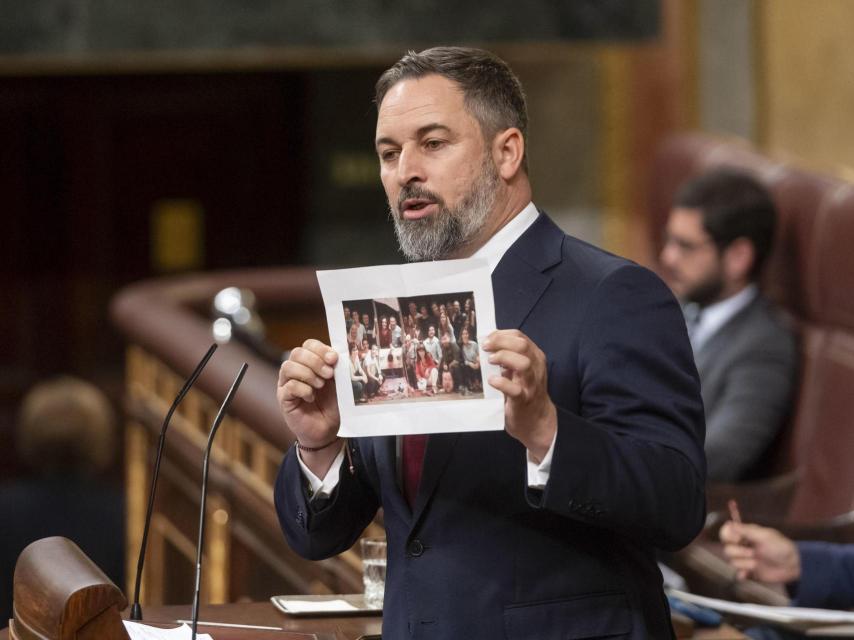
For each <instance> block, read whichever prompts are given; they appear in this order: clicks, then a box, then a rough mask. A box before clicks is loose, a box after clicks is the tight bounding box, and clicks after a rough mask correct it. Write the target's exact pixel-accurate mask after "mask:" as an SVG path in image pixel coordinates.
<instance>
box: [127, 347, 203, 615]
mask: <svg viewBox="0 0 854 640" xmlns="http://www.w3.org/2000/svg"><path fill="white" fill-rule="evenodd" d="M217 346H218V345H217V344H216V343H214V344H212V345H211V348H210V349H208V352H207V353H206V354H205V356H204V357H203V358H202V359H201V361H200V362H199V364H197V365H196V368H195V370H194V371H193V373H192V374H190V377H189V378H187V381H186V382H185V383H184V386H183V387H181V390H180V391H179V392H178V395H177V396H175V401H174V402H173V403H172V406H171V407H169V411H168V412H167V413H166V418H164V420H163V426H162V427H160V438H159V440H158V441H157V455H156V456H155V458H154V473H153V474H152V476H151V489H150V490H149V492H148V511H146V513H145V527H144V528H143V530H142V544H140V546H139V559H138V560H137V562H136V582H135V584H134V588H133V604H132V605H131V608H130V619H131V620H137V621H139V620H142V607H140V606H139V590H140V587H141V586H142V565H143V563H144V562H145V549H146V547H147V545H148V529H149V527H150V526H151V514H152V512H153V511H154V492H155V491H157V476H159V475H160V460H161V458H162V457H163V445H164V444H165V442H166V429H168V428H169V421H170V420H171V419H172V414H173V413H175V409H177V408H178V405H179V404H180V403H181V400H183V399H184V396H185V395H187V392H188V391H189V390H190V387H192V386H193V383H194V382H195V381H196V378H198V377H199V375H200V374H201V373H202V369H204V368H205V365H206V364H207V363H208V360H210V359H211V356H212V355H213V353H214V351H216V349H217Z"/></svg>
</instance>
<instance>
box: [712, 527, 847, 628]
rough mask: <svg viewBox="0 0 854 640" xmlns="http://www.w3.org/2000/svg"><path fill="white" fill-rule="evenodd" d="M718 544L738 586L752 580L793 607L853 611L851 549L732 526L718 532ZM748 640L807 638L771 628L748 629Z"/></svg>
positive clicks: (765, 529)
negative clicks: (770, 588) (787, 599)
mask: <svg viewBox="0 0 854 640" xmlns="http://www.w3.org/2000/svg"><path fill="white" fill-rule="evenodd" d="M720 538H721V542H723V543H724V554H725V555H726V557H727V559H728V560H729V562H730V564H732V566H733V567H734V568H735V569H736V570H737V574H736V578H737V579H738V580H746V579H748V578H752V579H754V580H758V581H760V582H763V583H765V584H768V585H772V586H774V587H778V588H782V589H785V591H786V593H787V594H788V595H789V597H791V598H792V603H791V604H792V606H795V607H818V608H822V609H850V608H852V607H854V544H839V543H832V542H819V541H798V542H796V541H794V540H791V539H789V538H787V537H786V536H785V535H783V534H782V533H780V532H779V531H777V530H776V529H772V528H770V527H761V526H759V525H755V524H746V523H745V524H741V523H736V522H733V521H729V522H727V523H726V524H724V526H723V527H721V531H720ZM747 635H748V636H749V637H751V638H756V639H757V640H783V639H788V638H803V637H805V636H804V635H803V634H798V633H794V632H791V631H783V630H778V629H772V628H770V627H757V628H755V629H748V630H747ZM811 637H814V636H813V634H811Z"/></svg>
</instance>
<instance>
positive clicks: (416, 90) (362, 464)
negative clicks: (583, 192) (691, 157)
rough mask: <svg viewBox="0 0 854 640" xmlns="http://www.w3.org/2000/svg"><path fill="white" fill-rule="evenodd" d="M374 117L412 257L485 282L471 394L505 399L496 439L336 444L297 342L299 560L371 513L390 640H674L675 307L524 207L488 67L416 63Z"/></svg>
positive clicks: (681, 471)
mask: <svg viewBox="0 0 854 640" xmlns="http://www.w3.org/2000/svg"><path fill="white" fill-rule="evenodd" d="M377 105H378V109H379V113H378V120H377V133H376V148H377V153H378V155H379V159H380V177H381V179H382V182H383V186H384V187H385V190H386V194H387V195H388V200H389V205H390V208H391V211H392V218H393V220H394V222H395V227H396V231H397V235H398V239H399V242H400V245H401V248H402V250H403V251H404V253H405V254H406V255H407V257H408V258H409V259H411V260H436V259H445V258H460V257H469V256H477V257H482V258H484V259H485V260H486V261H487V262H488V263H489V264H490V265H491V267H492V268H493V275H492V280H493V289H494V294H495V308H496V322H497V326H498V327H499V329H498V330H497V331H495V332H493V333H491V334H490V335H488V336H482V337H480V339H481V340H482V342H483V346H484V349H485V350H486V351H487V352H489V353H490V354H491V355H490V356H489V357H490V359H491V360H492V361H493V362H494V363H496V364H499V365H500V366H501V367H502V370H503V375H501V376H494V377H491V378H489V379H488V380H485V381H484V383H485V384H490V385H492V386H493V387H495V388H497V389H499V390H500V391H501V392H503V394H504V397H505V421H504V430H503V431H492V432H479V433H452V434H439V435H431V436H429V439H428V440H427V442H426V446H425V441H424V437H423V436H404V437H400V438H395V437H377V438H362V439H356V440H350V441H349V442H348V443H346V444H345V443H342V442H340V441H339V439H338V438H337V432H338V427H339V413H338V406H337V404H336V399H335V389H334V382H333V366H334V365H335V363H336V362H337V359H338V356H337V354H336V353H335V352H334V351H332V350H331V349H330V347H328V346H327V345H324V344H322V343H320V342H319V341H316V340H308V341H306V342H305V343H304V344H303V346H302V347H299V348H296V349H294V350H293V351H292V353H291V356H290V358H289V360H288V361H287V362H285V363H284V364H283V365H282V369H281V372H280V376H279V386H278V398H279V401H280V404H281V407H282V411H283V414H284V416H285V419H286V421H287V424H288V426H289V427H290V429H291V430H292V431H293V433H294V434H295V436H296V437H297V440H298V442H297V444H296V446H295V447H294V448H293V449H292V450H291V451H289V452H288V454H287V456H286V457H285V460H284V462H283V464H282V468H281V471H280V474H279V478H278V479H277V482H276V488H275V495H276V506H277V510H278V514H279V519H280V522H281V524H282V528H283V529H284V532H285V534H286V536H287V538H288V540H289V542H290V544H291V545H292V546H293V548H294V549H296V550H297V551H298V552H299V553H300V554H302V555H304V556H305V557H308V558H316V559H320V558H325V557H328V556H331V555H334V554H336V553H340V552H341V551H344V550H346V549H348V548H349V547H350V546H351V545H352V544H353V543H354V542H355V540H356V539H357V538H358V537H359V535H360V533H361V532H362V530H363V529H364V527H365V526H366V524H367V523H368V522H370V521H371V519H372V518H373V517H374V516H375V514H376V512H377V509H378V508H379V507H380V506H382V507H383V510H384V524H385V527H386V534H387V538H388V554H389V558H388V573H387V578H386V593H385V606H384V612H383V635H384V636H388V637H389V638H394V639H398V638H405V637H408V638H430V639H431V640H437V639H439V640H441V639H443V638H449V639H450V638H466V639H475V640H476V639H479V638H483V639H485V640H486V639H489V640H494V639H495V638H537V639H538V640H548V639H549V638H572V637H578V638H581V637H584V638H598V637H603V638H605V637H607V638H632V639H640V638H669V637H672V630H671V626H670V618H669V614H668V608H667V604H666V600H665V598H664V595H663V593H662V589H661V575H660V573H659V571H658V568H657V566H656V563H655V549H656V548H657V547H658V548H663V549H675V548H678V547H681V546H683V545H685V544H687V543H688V542H689V541H690V540H691V539H692V538H693V537H694V536H695V535H696V533H697V532H698V531H699V529H700V528H701V526H702V522H703V517H704V494H703V486H704V481H705V469H704V466H705V464H704V459H703V453H702V439H703V415H702V406H701V403H700V397H699V385H698V380H697V376H696V371H695V369H694V365H693V362H692V356H691V350H690V345H689V343H688V340H687V335H686V332H685V328H684V321H683V318H682V315H681V313H680V309H679V306H678V304H677V302H676V301H675V300H674V299H673V296H672V295H671V293H670V292H669V291H668V290H667V288H666V286H665V285H664V284H663V283H662V282H661V281H660V280H659V279H658V278H657V277H656V276H654V275H653V274H652V273H650V272H649V271H647V270H645V269H643V268H641V267H639V266H637V265H635V264H633V263H630V262H628V261H626V260H623V259H621V258H618V257H616V256H613V255H610V254H607V253H605V252H603V251H601V250H599V249H597V248H595V247H592V246H590V245H588V244H585V243H583V242H581V241H579V240H576V239H574V238H571V237H568V236H566V235H565V234H564V233H563V232H562V231H560V229H558V228H557V227H556V226H555V224H554V223H553V222H552V221H551V220H550V219H549V218H548V217H547V216H546V215H545V214H543V213H542V212H539V211H538V210H537V209H536V207H534V205H533V203H532V202H531V187H530V183H529V180H528V174H527V168H526V162H525V132H526V128H527V114H526V106H525V101H524V97H523V93H522V88H521V86H520V84H519V81H518V79H517V78H516V77H515V76H514V75H513V73H512V72H511V71H510V69H509V68H508V67H507V65H506V64H505V63H504V62H502V61H501V60H499V59H498V58H496V57H495V56H493V55H492V54H489V53H487V52H485V51H480V50H475V49H461V48H454V47H449V48H436V49H430V50H427V51H424V52H421V53H418V54H416V53H410V54H408V55H406V56H404V58H402V59H401V60H400V61H399V62H398V63H397V64H395V65H394V66H393V67H392V68H391V69H389V70H388V71H386V72H385V73H384V74H383V75H382V77H381V78H380V80H379V81H378V83H377ZM344 447H347V448H348V449H349V454H350V456H351V457H352V466H351V465H350V464H349V463H348V462H346V461H345V456H344V453H345V451H344ZM422 463H423V465H422Z"/></svg>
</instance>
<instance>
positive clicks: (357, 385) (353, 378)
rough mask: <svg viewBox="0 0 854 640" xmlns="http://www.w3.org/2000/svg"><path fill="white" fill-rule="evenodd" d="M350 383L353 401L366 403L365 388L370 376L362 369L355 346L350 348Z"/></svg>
mask: <svg viewBox="0 0 854 640" xmlns="http://www.w3.org/2000/svg"><path fill="white" fill-rule="evenodd" d="M351 331H352V327H351ZM350 382H351V383H352V385H353V400H355V401H356V402H365V386H366V385H367V383H368V376H366V375H365V371H364V369H362V363H361V361H360V360H359V349H358V348H356V346H355V345H353V346H351V347H350Z"/></svg>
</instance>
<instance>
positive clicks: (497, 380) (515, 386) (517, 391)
mask: <svg viewBox="0 0 854 640" xmlns="http://www.w3.org/2000/svg"><path fill="white" fill-rule="evenodd" d="M487 382H488V383H489V384H490V385H491V386H493V387H495V388H496V389H498V390H499V391H500V392H501V393H503V394H504V395H505V396H507V397H509V398H521V397H522V396H523V395H524V393H525V388H524V387H523V386H522V385H521V384H519V383H518V382H515V381H514V380H513V379H512V378H505V377H504V376H489V379H488V380H487Z"/></svg>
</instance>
